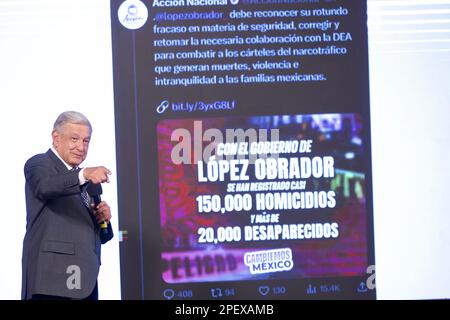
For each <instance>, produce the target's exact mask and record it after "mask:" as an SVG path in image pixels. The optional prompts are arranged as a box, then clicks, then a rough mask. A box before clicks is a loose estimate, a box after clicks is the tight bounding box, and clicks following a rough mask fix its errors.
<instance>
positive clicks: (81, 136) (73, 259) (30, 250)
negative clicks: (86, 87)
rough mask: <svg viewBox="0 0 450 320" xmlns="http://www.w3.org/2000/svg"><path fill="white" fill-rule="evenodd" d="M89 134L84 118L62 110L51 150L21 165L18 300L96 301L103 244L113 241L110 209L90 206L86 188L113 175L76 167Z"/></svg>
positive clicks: (104, 206) (87, 143)
mask: <svg viewBox="0 0 450 320" xmlns="http://www.w3.org/2000/svg"><path fill="white" fill-rule="evenodd" d="M91 133H92V127H91V125H90V123H89V120H88V119H87V118H86V117H85V116H84V115H83V114H81V113H79V112H75V111H67V112H64V113H62V114H61V115H60V116H59V117H58V119H57V120H56V122H55V124H54V127H53V131H52V141H53V146H52V147H51V148H50V149H49V150H48V151H47V152H46V153H43V154H38V155H35V156H34V157H32V158H30V159H29V160H28V161H27V162H26V164H25V168H24V172H25V179H26V184H25V196H26V207H27V227H26V234H25V238H24V241H23V256H22V299H39V300H41V299H93V300H96V299H98V291H97V277H98V272H99V268H100V249H101V244H102V243H105V242H107V241H109V240H110V239H111V238H112V237H113V232H112V228H111V225H110V223H109V220H110V218H111V210H110V207H109V206H108V204H107V203H106V202H104V201H102V202H100V203H96V204H94V203H93V201H92V200H91V199H90V198H92V197H90V196H89V194H88V193H87V192H86V188H87V186H88V185H89V184H100V183H103V182H109V175H110V174H111V172H110V171H109V170H108V169H107V168H105V167H103V166H100V167H92V168H80V167H79V166H80V164H81V163H82V162H83V161H84V159H85V158H86V155H87V153H88V148H89V142H90V139H91ZM105 223H106V224H107V226H106V228H105V229H103V230H102V229H101V228H100V225H102V224H103V225H104V224H105Z"/></svg>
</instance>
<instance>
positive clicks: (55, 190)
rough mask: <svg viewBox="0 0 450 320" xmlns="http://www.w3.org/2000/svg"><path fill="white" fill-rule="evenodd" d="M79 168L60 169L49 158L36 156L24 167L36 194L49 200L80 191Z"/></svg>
mask: <svg viewBox="0 0 450 320" xmlns="http://www.w3.org/2000/svg"><path fill="white" fill-rule="evenodd" d="M78 172H79V170H75V171H69V170H65V171H58V169H56V168H55V166H52V165H51V162H49V161H48V160H47V159H44V158H42V157H34V158H31V159H30V160H28V161H27V163H26V164H25V168H24V173H25V179H26V181H27V183H28V185H29V187H30V190H31V192H33V194H34V196H35V197H37V198H38V199H40V200H44V201H45V200H48V199H53V198H57V197H61V196H66V195H67V196H68V195H74V194H79V193H80V182H79V179H78Z"/></svg>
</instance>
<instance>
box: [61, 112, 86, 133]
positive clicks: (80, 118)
mask: <svg viewBox="0 0 450 320" xmlns="http://www.w3.org/2000/svg"><path fill="white" fill-rule="evenodd" d="M66 123H73V124H84V125H86V126H88V127H89V129H90V130H91V132H92V126H91V123H90V122H89V120H88V118H86V116H85V115H84V114H82V113H80V112H77V111H65V112H63V113H61V114H60V115H59V116H58V118H57V119H56V121H55V124H54V125H53V130H55V131H58V132H61V129H62V127H63V126H64V125H65V124H66Z"/></svg>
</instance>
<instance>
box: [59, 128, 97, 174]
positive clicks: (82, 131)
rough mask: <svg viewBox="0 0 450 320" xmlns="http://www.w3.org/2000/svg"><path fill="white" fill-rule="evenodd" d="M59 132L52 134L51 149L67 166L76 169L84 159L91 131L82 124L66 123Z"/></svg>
mask: <svg viewBox="0 0 450 320" xmlns="http://www.w3.org/2000/svg"><path fill="white" fill-rule="evenodd" d="M60 131H61V132H58V131H56V130H53V132H52V138H53V147H54V148H55V150H56V151H57V152H58V154H59V156H60V157H61V158H62V159H63V160H64V161H65V162H66V163H67V164H69V165H70V166H72V167H78V166H79V165H80V164H81V163H82V162H83V161H84V159H86V156H87V152H88V149H89V142H90V140H91V130H90V129H89V127H88V126H87V125H84V124H75V123H66V124H64V125H63V126H62V128H61V129H60Z"/></svg>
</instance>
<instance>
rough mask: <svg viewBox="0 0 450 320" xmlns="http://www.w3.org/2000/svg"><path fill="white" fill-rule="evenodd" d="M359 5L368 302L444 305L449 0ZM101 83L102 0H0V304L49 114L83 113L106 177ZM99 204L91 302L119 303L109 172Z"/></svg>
mask: <svg viewBox="0 0 450 320" xmlns="http://www.w3.org/2000/svg"><path fill="white" fill-rule="evenodd" d="M368 3H369V31H370V33H369V40H370V82H371V110H372V111H371V112H372V147H373V153H372V162H373V175H374V207H375V213H374V216H375V250H376V264H377V267H376V268H377V269H376V277H377V291H378V297H379V298H380V299H430V298H450V277H449V276H448V272H449V270H450V254H449V249H448V244H449V243H450V232H449V231H448V230H450V217H449V213H450V202H449V201H448V199H449V198H450V193H449V191H448V190H449V188H448V181H450V128H449V126H448V121H449V119H450V116H449V115H448V106H449V104H450V90H449V83H450V72H449V71H450V19H449V16H450V0H426V1H421V0H397V1H395V0H369V1H368ZM112 81H113V80H112V58H111V32H110V9H109V0H77V1H71V0H0V108H1V109H0V110H1V113H2V121H1V122H0V136H1V137H3V142H2V144H1V146H2V152H1V157H0V168H1V174H0V176H1V178H2V179H1V180H2V183H1V184H0V197H1V198H0V201H1V203H2V205H1V209H0V221H1V229H2V231H1V232H0V255H1V260H0V261H1V264H0V299H19V298H20V287H21V253H22V239H23V236H24V232H25V198H24V177H23V165H24V163H25V161H26V159H28V158H29V157H30V156H32V155H34V154H36V153H40V152H45V151H46V150H47V149H48V147H49V146H50V144H51V137H50V132H51V128H52V125H53V122H54V120H55V118H56V116H57V115H58V114H59V113H61V112H62V111H65V110H70V109H75V110H79V111H81V112H83V113H84V114H86V115H87V116H88V118H89V119H90V120H91V123H92V125H93V127H94V132H93V139H92V142H91V147H90V152H89V155H88V158H87V160H86V162H85V163H84V164H85V165H87V166H88V165H105V166H106V167H108V168H109V169H111V170H112V171H113V172H115V165H116V162H115V140H114V105H113V86H112V84H113V82H112ZM103 199H105V200H106V201H108V202H109V204H110V205H111V208H112V210H113V220H112V222H113V223H114V226H115V228H116V229H115V233H116V237H115V238H114V240H113V241H111V242H109V243H108V244H107V245H105V246H104V247H103V254H102V260H103V265H102V267H101V272H100V278H99V289H100V299H120V278H119V277H120V274H119V248H118V236H117V234H118V231H117V225H118V221H117V197H116V180H115V175H114V174H113V176H112V179H111V183H110V184H109V185H107V186H105V187H104V194H103Z"/></svg>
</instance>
